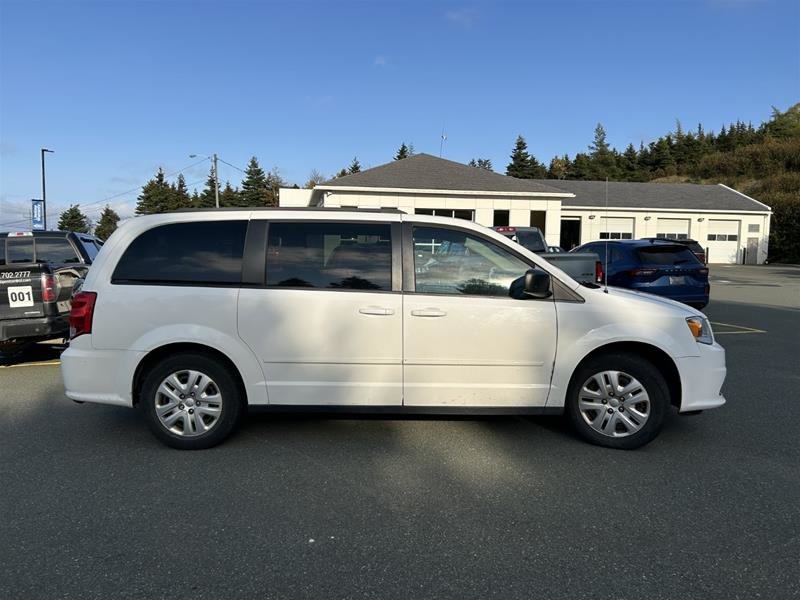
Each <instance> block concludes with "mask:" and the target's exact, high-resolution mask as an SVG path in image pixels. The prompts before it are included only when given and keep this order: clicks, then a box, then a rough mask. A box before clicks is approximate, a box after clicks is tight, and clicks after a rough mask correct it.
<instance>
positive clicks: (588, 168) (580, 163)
mask: <svg viewBox="0 0 800 600" xmlns="http://www.w3.org/2000/svg"><path fill="white" fill-rule="evenodd" d="M593 175H594V169H593V168H592V160H591V158H589V155H588V154H585V153H584V152H578V153H577V154H576V155H575V160H573V161H572V168H571V169H570V172H569V175H568V176H567V179H583V180H588V179H592V178H593Z"/></svg>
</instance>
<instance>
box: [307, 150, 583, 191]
mask: <svg viewBox="0 0 800 600" xmlns="http://www.w3.org/2000/svg"><path fill="white" fill-rule="evenodd" d="M551 183H552V182H547V183H545V182H543V181H534V180H532V179H516V178H514V177H508V176H506V175H500V174H499V173H494V172H492V171H487V170H486V169H479V168H475V167H469V166H467V165H463V164H461V163H457V162H454V161H452V160H446V159H444V158H438V157H436V156H431V155H430V154H414V155H412V156H409V157H408V158H404V159H402V160H394V161H392V162H390V163H387V164H385V165H381V166H379V167H374V168H372V169H367V170H366V171H362V172H360V173H354V174H353V175H345V176H344V177H339V178H337V179H331V180H330V181H326V182H325V183H322V184H320V185H318V186H316V189H323V190H324V189H336V188H384V189H386V188H389V189H412V190H453V191H471V192H500V193H509V192H510V193H514V194H530V195H532V196H535V195H537V194H545V195H547V194H557V195H559V196H562V197H563V196H567V195H568V194H569V192H565V191H564V190H562V189H558V188H557V187H554V186H553V185H551Z"/></svg>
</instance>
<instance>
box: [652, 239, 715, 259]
mask: <svg viewBox="0 0 800 600" xmlns="http://www.w3.org/2000/svg"><path fill="white" fill-rule="evenodd" d="M642 239H643V240H647V241H648V242H663V241H665V240H667V241H670V242H674V243H676V244H681V245H683V246H686V247H687V248H689V250H691V251H692V254H694V255H695V256H696V257H697V260H699V261H700V262H701V263H703V264H706V249H705V248H703V246H701V245H700V242H698V241H697V240H690V239H689V238H685V239H682V240H681V239H677V238H663V237H646V238H642Z"/></svg>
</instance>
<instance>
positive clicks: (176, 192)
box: [170, 173, 192, 210]
mask: <svg viewBox="0 0 800 600" xmlns="http://www.w3.org/2000/svg"><path fill="white" fill-rule="evenodd" d="M171 187H172V190H171V191H172V200H171V202H170V204H171V206H170V210H177V209H179V208H188V207H190V206H191V205H192V199H191V198H190V197H189V190H188V189H187V188H186V180H185V179H184V178H183V173H180V174H179V175H178V180H177V181H176V182H175V185H173V186H171Z"/></svg>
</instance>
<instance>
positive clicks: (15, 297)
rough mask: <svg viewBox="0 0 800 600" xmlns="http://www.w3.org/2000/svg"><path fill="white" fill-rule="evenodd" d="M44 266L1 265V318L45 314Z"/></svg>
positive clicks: (30, 317)
mask: <svg viewBox="0 0 800 600" xmlns="http://www.w3.org/2000/svg"><path fill="white" fill-rule="evenodd" d="M43 268H46V267H44V266H43V265H38V264H33V265H29V264H24V265H11V266H5V267H0V320H8V319H32V318H36V317H43V316H45V314H46V309H45V305H44V303H43V302H42V272H43V271H42V269H43Z"/></svg>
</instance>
